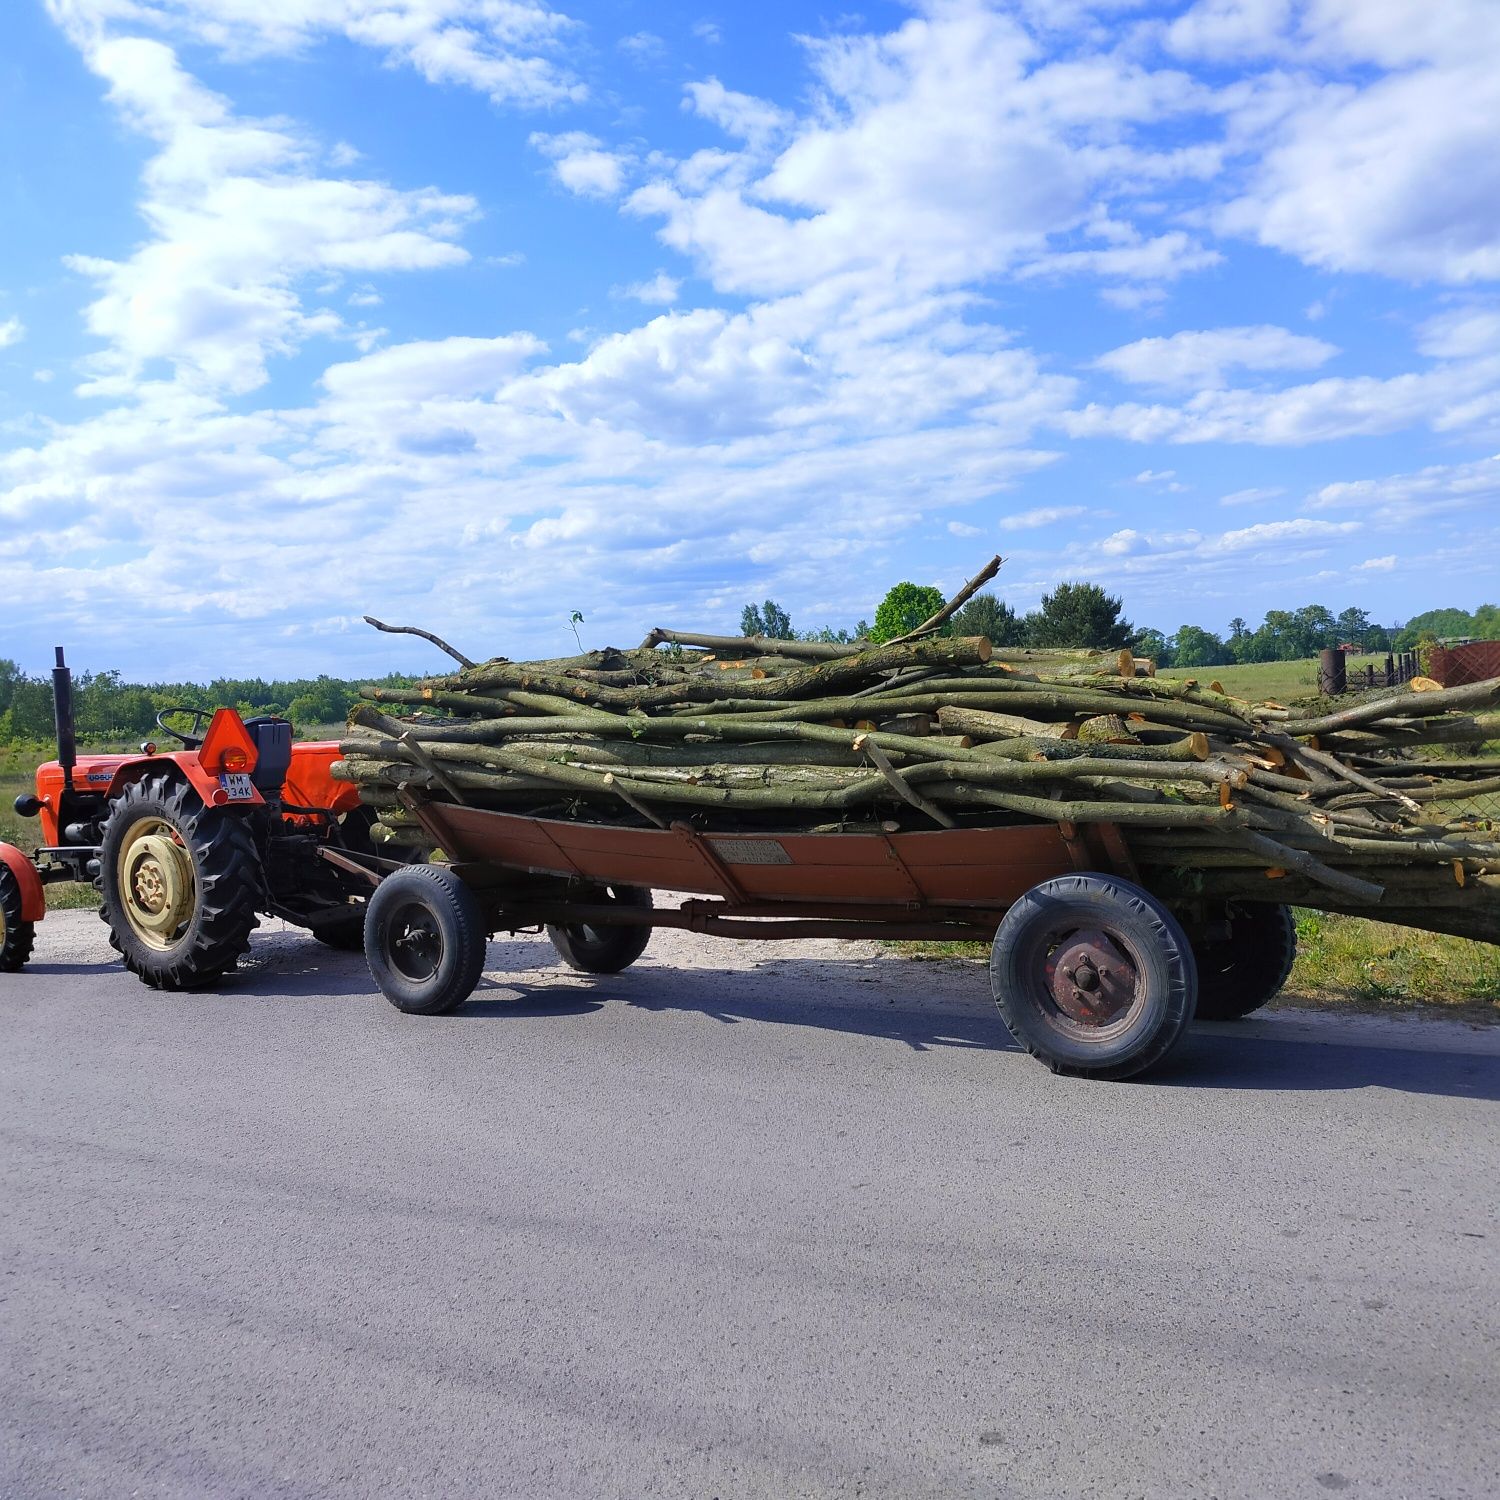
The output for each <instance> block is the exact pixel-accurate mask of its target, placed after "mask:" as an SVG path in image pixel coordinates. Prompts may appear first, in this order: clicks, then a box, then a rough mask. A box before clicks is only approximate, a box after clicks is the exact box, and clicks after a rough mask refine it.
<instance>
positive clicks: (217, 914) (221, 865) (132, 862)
mask: <svg viewBox="0 0 1500 1500" xmlns="http://www.w3.org/2000/svg"><path fill="white" fill-rule="evenodd" d="M94 884H95V886H96V887H97V889H98V891H99V898H100V904H99V916H100V917H101V918H102V919H103V921H104V922H105V923H106V924H107V925H108V927H109V941H110V945H111V946H112V947H113V948H114V949H115V950H116V951H117V952H118V953H119V955H120V957H121V959H122V960H123V961H124V964H125V967H126V968H127V969H129V970H130V971H131V973H132V974H134V975H136V976H137V978H139V979H140V980H141V981H142V983H144V984H148V985H150V986H151V988H152V989H157V990H190V989H199V988H201V987H203V986H204V985H207V984H211V983H213V981H214V980H216V979H218V978H220V977H221V976H222V975H223V974H224V973H225V972H226V971H228V970H230V969H232V968H234V966H235V964H236V963H238V962H239V959H240V955H241V954H242V953H244V952H245V951H246V949H248V948H249V946H250V934H251V932H252V931H253V930H254V928H255V927H256V925H257V919H256V915H255V908H256V905H257V904H258V901H259V898H260V894H261V869H260V858H259V856H258V855H257V854H256V852H255V843H254V841H253V840H252V839H251V837H250V830H249V828H248V827H246V825H245V822H244V820H243V819H242V818H241V817H239V816H237V815H235V814H233V813H228V812H223V811H220V810H219V809H217V808H210V807H205V806H204V805H203V801H202V799H201V798H200V797H199V796H198V794H197V792H195V791H194V790H193V789H192V787H190V786H189V785H188V784H187V783H186V782H184V781H178V780H175V779H174V778H172V777H169V776H143V777H142V778H141V779H140V780H139V781H136V782H132V783H131V784H130V785H129V786H127V787H126V788H125V789H124V790H123V791H122V792H121V793H120V795H119V796H118V797H117V798H116V799H115V801H114V804H113V805H112V807H111V808H110V811H109V816H108V817H107V818H106V819H105V822H104V831H103V835H102V837H101V839H100V850H99V875H98V878H97V879H96V880H95V882H94Z"/></svg>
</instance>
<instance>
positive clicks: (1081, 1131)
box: [0, 912, 1500, 1500]
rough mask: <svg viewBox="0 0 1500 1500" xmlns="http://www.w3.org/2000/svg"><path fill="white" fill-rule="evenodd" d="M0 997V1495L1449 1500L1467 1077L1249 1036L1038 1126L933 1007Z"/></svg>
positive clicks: (1361, 1048) (1202, 1041) (814, 980)
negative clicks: (412, 1013) (414, 1008)
mask: <svg viewBox="0 0 1500 1500" xmlns="http://www.w3.org/2000/svg"><path fill="white" fill-rule="evenodd" d="M110 959H111V954H110V951H109V949H108V948H107V947H106V945H105V943H104V939H103V929H102V928H101V927H100V925H99V924H98V922H97V921H96V919H95V918H94V917H93V915H92V914H91V913H74V912H66V913H59V914H57V915H56V916H54V917H51V918H49V919H48V920H47V922H46V923H45V924H44V925H43V927H42V929H41V932H40V934H39V943H38V952H37V958H36V961H35V964H34V966H33V967H32V968H31V969H30V970H29V971H28V972H27V973H26V974H24V975H22V976H12V975H4V976H0V1027H3V1031H0V1038H3V1040H0V1129H3V1142H4V1145H3V1161H0V1267H3V1280H0V1344H3V1355H0V1494H3V1495H4V1496H6V1497H31V1496H46V1495H60V1496H61V1495H67V1496H109V1497H118V1496H124V1495H142V1496H166V1495H183V1496H202V1495H210V1496H233V1495H244V1496H275V1495H288V1496H322V1495H329V1496H335V1495H337V1496H343V1495H350V1496H372V1495H434V1496H439V1495H440V1496H450V1495H451V1496H463V1497H472V1496H512V1495H514V1496H526V1497H550V1496H559V1497H563V1496H566V1497H579V1496H595V1495H597V1496H615V1495H618V1496H632V1497H633V1496H687V1497H700V1496H701V1497H709V1496H722V1497H726V1500H728V1497H738V1496H762V1495H763V1496H773V1497H792V1496H815V1495H816V1496H822V1495H830V1496H855V1495H866V1496H894V1497H902V1500H907V1497H913V1500H915V1497H921V1496H935V1497H937V1496H940V1497H944V1500H950V1497H960V1496H995V1497H1002V1496H1026V1497H1072V1496H1095V1495H1097V1496H1106V1495H1107V1496H1194V1497H1197V1496H1204V1497H1208V1496H1213V1497H1220V1500H1228V1497H1239V1496H1244V1497H1256V1500H1260V1497H1266V1496H1277V1497H1296V1496H1303V1495H1307V1496H1326V1495H1328V1494H1330V1493H1335V1492H1339V1493H1343V1494H1345V1495H1348V1496H1363V1495H1372V1496H1374V1495H1378V1496H1392V1497H1401V1500H1416V1497H1424V1496H1433V1497H1442V1500H1461V1497H1467V1496H1492V1495H1494V1494H1496V1493H1497V1491H1500V1417H1497V1411H1500V1298H1497V1290H1500V1214H1497V1201H1500V1192H1497V1175H1500V1105H1497V1098H1500V1032H1496V1031H1481V1030H1475V1029H1472V1028H1469V1027H1466V1026H1463V1025H1460V1024H1457V1023H1451V1022H1440V1023H1425V1022H1413V1021H1408V1022H1388V1021H1378V1020H1373V1019H1366V1018H1358V1017H1352V1018H1340V1019H1333V1020H1327V1019H1323V1018H1320V1017H1309V1016H1308V1015H1307V1014H1306V1013H1298V1012H1295V1011H1286V1012H1278V1013H1275V1014H1272V1015H1270V1016H1269V1017H1267V1018H1265V1019H1263V1020H1257V1021H1254V1022H1250V1023H1245V1024H1242V1025H1240V1026H1237V1027H1218V1028H1212V1027H1202V1028H1200V1029H1199V1030H1198V1031H1196V1032H1195V1034H1194V1036H1193V1037H1192V1039H1191V1040H1190V1042H1189V1044H1188V1045H1187V1047H1186V1048H1185V1049H1184V1050H1183V1052H1182V1053H1181V1054H1179V1058H1178V1060H1177V1061H1176V1062H1175V1063H1174V1064H1173V1065H1172V1066H1171V1067H1170V1069H1169V1071H1167V1072H1165V1073H1164V1074H1161V1075H1159V1076H1158V1077H1157V1078H1156V1079H1155V1080H1154V1081H1152V1082H1149V1083H1123V1084H1100V1083H1086V1082H1079V1081H1073V1080H1067V1079H1057V1078H1053V1077H1052V1076H1051V1075H1050V1074H1048V1073H1047V1072H1046V1070H1045V1069H1043V1068H1042V1067H1041V1066H1039V1065H1038V1064H1037V1063H1035V1062H1033V1061H1032V1060H1030V1059H1029V1058H1027V1057H1025V1056H1024V1055H1022V1054H1020V1053H1018V1052H1016V1051H1014V1050H1012V1049H1011V1048H1010V1047H1009V1045H1008V1043H1007V1039H1006V1036H1005V1032H1004V1031H1003V1029H1002V1028H1001V1026H1000V1024H999V1021H998V1018H997V1017H996V1015H995V1013H994V1010H993V1008H992V1006H991V1005H990V1003H989V1000H988V997H987V993H986V990H985V985H984V978H983V974H982V971H980V970H978V969H975V968H972V967H964V966H961V965H955V964H947V965H938V966H934V965H928V964H913V963H909V962H903V961H898V960H892V959H888V958H882V957H880V956H879V955H878V954H876V953H875V952H874V951H873V950H871V949H869V948H866V947H863V946H857V945H850V944H835V943H824V942H817V943H797V944H772V943H765V944H744V943H730V942H726V941H715V940H711V939H706V938H691V937H685V936H681V935H658V938H657V939H656V941H655V943H654V945H653V948H652V949H651V950H649V951H648V953H647V955H646V958H645V959H643V960H642V961H641V962H640V963H639V964H638V965H637V966H636V967H635V968H633V969H632V970H630V971H629V972H627V973H626V974H623V975H620V976H617V977H615V978H611V979H599V980H589V979H584V978H581V977H577V976H573V975H571V974H569V973H566V972H565V971H562V970H560V969H559V968H557V967H556V966H555V964H554V961H553V958H552V950H551V948H550V946H548V945H547V944H546V943H545V941H544V940H542V939H533V938H522V939H519V940H516V941H512V942H497V943H495V944H494V945H493V946H492V948H491V950H490V964H491V969H490V975H489V978H488V980H487V982H486V984H487V987H486V988H485V989H484V990H483V991H482V992H481V994H480V995H479V996H478V997H476V999H475V1001H473V1002H471V1003H470V1005H469V1006H468V1007H467V1008H466V1009H465V1010H464V1011H463V1012H462V1013H460V1014H459V1015H457V1016H454V1017H451V1018H446V1019H441V1020H423V1019H420V1018H408V1017H404V1016H402V1015H400V1014H398V1013H397V1012H396V1011H395V1010H393V1009H392V1008H391V1007H390V1006H388V1005H387V1004H386V1003H385V1002H384V1001H383V1000H382V999H380V998H379V997H378V995H375V994H374V993H373V992H372V988H371V985H370V983H369V980H368V977H367V975H366V972H365V970H364V966H363V962H362V960H360V959H359V958H357V957H349V956H345V955H341V954H335V953H331V952H329V951H328V950H326V949H323V948H320V947H319V946H317V945H316V944H314V943H313V942H312V941H311V940H310V939H307V938H304V937H303V936H301V935H300V934H293V933H290V932H287V931H277V932H273V933H270V934H267V935H262V936H260V937H259V938H258V939H257V945H256V948H255V949H254V952H253V955H252V961H251V963H250V964H249V965H248V967H247V969H246V970H245V971H244V972H242V974H241V975H240V976H239V978H238V979H237V981H236V982H235V983H234V985H233V986H232V987H226V989H225V991H224V992H223V993H221V994H203V995H193V996H163V995H158V994H155V993H152V992H151V991H148V990H147V989H145V988H144V987H143V986H141V985H140V984H138V983H137V982H136V981H135V980H134V979H133V978H131V977H130V976H128V975H126V974H125V973H124V972H123V971H122V970H120V969H119V968H118V966H117V965H115V964H113V963H111V961H110Z"/></svg>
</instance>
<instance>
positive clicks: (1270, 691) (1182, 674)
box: [1156, 656, 1400, 703]
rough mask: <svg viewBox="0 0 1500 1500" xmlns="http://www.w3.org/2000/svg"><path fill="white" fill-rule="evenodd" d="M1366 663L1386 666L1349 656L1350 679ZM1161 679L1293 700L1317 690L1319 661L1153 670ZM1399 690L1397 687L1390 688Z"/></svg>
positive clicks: (1376, 659)
mask: <svg viewBox="0 0 1500 1500" xmlns="http://www.w3.org/2000/svg"><path fill="white" fill-rule="evenodd" d="M1366 666H1373V667H1374V668H1375V669H1376V671H1384V670H1385V657H1383V656H1351V657H1350V658H1349V659H1348V662H1347V663H1346V671H1347V672H1348V675H1349V678H1350V680H1351V681H1352V680H1353V678H1354V675H1355V673H1356V672H1363V671H1364V669H1365V667H1366ZM1156 675H1157V676H1158V677H1160V678H1161V679H1162V681H1163V682H1182V681H1184V680H1185V679H1186V678H1189V677H1191V678H1192V679H1193V680H1194V681H1196V682H1201V683H1204V684H1207V683H1210V682H1217V683H1219V684H1220V686H1222V687H1223V689H1224V691H1225V692H1226V693H1230V694H1232V695H1233V696H1234V697H1236V698H1248V699H1249V700H1250V702H1252V703H1264V702H1266V700H1267V699H1269V700H1271V701H1272V702H1275V703H1294V702H1296V701H1297V699H1299V698H1315V697H1317V694H1318V663H1317V661H1316V659H1314V658H1313V657H1306V658H1304V659H1303V660H1301V661H1257V662H1246V663H1244V664H1237V665H1235V666H1231V667H1163V668H1162V670H1161V671H1160V672H1158V673H1157V674H1156ZM1393 691H1396V692H1399V691H1400V689H1399V688H1397V689H1393Z"/></svg>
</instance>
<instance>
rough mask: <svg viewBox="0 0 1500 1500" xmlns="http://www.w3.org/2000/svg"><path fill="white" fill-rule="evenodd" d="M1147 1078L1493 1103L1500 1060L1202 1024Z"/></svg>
mask: <svg viewBox="0 0 1500 1500" xmlns="http://www.w3.org/2000/svg"><path fill="white" fill-rule="evenodd" d="M1350 1019H1351V1021H1352V1022H1354V1023H1355V1024H1357V1021H1355V1020H1354V1018H1350ZM1414 1024H1419V1025H1427V1024H1441V1023H1428V1022H1419V1023H1414ZM1148 1081H1149V1082H1151V1083H1154V1084H1157V1085H1158V1086H1161V1087H1167V1088H1195V1089H1201V1088H1212V1089H1296V1090H1300V1089H1313V1090H1320V1091H1321V1090H1328V1089H1374V1088H1380V1089H1399V1090H1400V1091H1401V1092H1403V1093H1407V1094H1441V1095H1444V1096H1446V1097H1448V1098H1454V1099H1489V1100H1495V1099H1500V1057H1492V1056H1484V1055H1482V1054H1478V1053H1473V1052H1443V1051H1434V1050H1430V1049H1429V1048H1427V1047H1425V1046H1424V1047H1411V1048H1406V1047H1386V1046H1369V1045H1366V1044H1364V1043H1360V1042H1350V1043H1345V1042H1330V1041H1324V1040H1321V1039H1319V1040H1313V1039H1310V1038H1305V1037H1286V1038H1284V1039H1283V1038H1281V1037H1267V1036H1254V1037H1246V1036H1236V1035H1235V1027H1234V1026H1233V1025H1226V1026H1201V1027H1198V1028H1195V1030H1194V1032H1193V1034H1192V1035H1191V1036H1190V1037H1189V1038H1188V1040H1187V1042H1185V1043H1184V1044H1183V1046H1182V1048H1181V1050H1180V1051H1179V1052H1177V1054H1176V1055H1175V1056H1173V1057H1172V1058H1171V1059H1169V1060H1168V1062H1167V1063H1166V1064H1165V1065H1163V1066H1162V1067H1160V1068H1158V1069H1157V1070H1156V1071H1155V1072H1154V1073H1152V1074H1150V1075H1149V1078H1148Z"/></svg>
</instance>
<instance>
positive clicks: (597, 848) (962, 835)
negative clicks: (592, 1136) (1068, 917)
mask: <svg viewBox="0 0 1500 1500" xmlns="http://www.w3.org/2000/svg"><path fill="white" fill-rule="evenodd" d="M410 805H411V808H412V810H413V811H414V812H415V813H416V814H417V816H418V817H419V818H420V819H421V821H422V823H423V825H424V827H425V828H426V830H427V832H428V834H429V835H430V836H431V837H432V838H433V840H434V841H435V842H436V843H437V844H438V845H439V847H441V848H442V850H443V851H444V853H445V854H446V855H447V856H448V858H449V859H450V860H451V861H452V862H453V864H454V865H455V867H456V868H457V870H458V872H459V873H460V874H461V875H462V876H463V878H464V880H465V881H466V883H468V884H469V885H470V886H472V887H473V888H475V890H476V891H477V892H479V893H480V894H481V895H482V894H483V893H484V892H485V891H486V890H489V891H491V892H492V893H493V895H494V898H495V899H496V901H497V903H498V904H499V905H500V906H501V907H502V908H503V910H504V911H505V913H506V914H508V915H510V916H511V917H513V918H516V919H525V921H524V922H523V923H522V924H521V925H530V924H531V923H532V922H534V921H544V920H545V921H559V920H563V919H564V918H565V917H566V918H569V919H571V920H573V921H579V920H585V921H586V920H597V921H602V922H623V923H625V924H627V925H629V924H648V925H652V926H683V927H691V928H693V929H695V930H699V931H708V932H712V931H719V932H725V933H732V932H735V931H738V930H739V929H740V926H741V924H742V922H743V921H744V920H745V919H752V918H753V919H756V920H755V928H754V935H755V936H757V937H772V936H778V935H784V936H789V937H793V936H805V935H808V934H809V933H811V932H814V931H816V932H821V933H824V934H826V935H828V936H840V935H845V934H847V935H851V936H852V935H866V934H867V933H869V932H872V931H874V930H875V929H877V928H878V929H879V930H880V933H879V935H883V936H913V937H923V936H929V935H935V936H954V935H960V934H955V932H954V928H955V927H958V928H962V929H967V931H968V933H972V934H973V935H976V936H980V935H982V936H988V935H989V934H991V933H993V932H994V930H995V927H996V925H997V924H998V923H999V921H1000V918H1001V917H1002V916H1003V915H1004V913H1005V912H1006V911H1007V910H1008V909H1009V908H1010V906H1011V905H1012V904H1013V903H1014V902H1015V901H1016V900H1017V899H1018V898H1019V897H1020V896H1021V895H1023V894H1024V893H1025V892H1026V891H1028V890H1030V889H1031V888H1032V887H1033V886H1035V885H1038V884H1039V883H1041V882H1042V881H1044V880H1049V879H1051V878H1053V877H1054V876H1058V875H1066V874H1071V873H1073V872H1075V871H1078V870H1101V871H1110V870H1115V871H1118V872H1120V873H1122V874H1128V873H1132V871H1131V862H1130V858H1129V852H1128V850H1127V848H1126V846H1125V843H1124V840H1123V838H1122V837H1121V835H1120V833H1119V830H1118V828H1116V827H1115V826H1114V825H1113V824H1109V825H1104V824H1091V825H1087V826H1084V827H1074V826H1073V825H1069V824H1066V823H1064V824H1056V823H1034V824H1018V825H1014V826H1009V827H1001V828H964V829H952V830H934V831H932V832H919V833H907V832H838V833H776V832H758V831H757V832H753V833H703V832H700V831H699V830H697V829H694V828H692V827H691V826H690V825H689V824H687V823H684V822H678V823H673V824H671V825H670V826H669V827H667V828H622V827H615V826H611V825H608V824H600V823H583V822H571V821H568V820H565V819H551V818H539V817H533V816H523V815H518V814H515V813H502V812H491V811H487V810H485V809H482V808H475V807H466V806H461V805H458V804H455V803H448V802H437V801H427V800H422V801H417V800H416V799H413V800H412V802H411V804H410ZM517 876H543V877H557V878H560V879H561V880H563V881H567V882H570V883H572V884H573V885H574V886H575V887H578V886H583V887H588V886H595V887H616V888H618V887H621V886H628V887H635V888H641V889H650V890H667V891H682V892H687V893H689V894H691V895H696V896H706V897H713V898H715V899H714V900H713V901H711V902H710V901H689V902H687V903H685V904H684V906H683V907H681V908H679V911H678V912H677V913H674V912H673V911H672V910H670V909H661V908H657V909H655V910H654V911H652V910H649V909H648V910H647V911H644V912H642V911H639V910H620V909H618V908H614V907H611V908H609V909H604V908H596V907H594V906H592V905H591V904H590V903H589V902H588V900H587V897H584V898H583V901H582V902H581V903H580V901H579V900H578V899H577V898H576V897H575V898H569V899H568V900H567V901H566V910H564V907H563V905H562V904H561V902H560V900H559V899H557V898H556V897H554V898H553V899H548V898H547V897H545V896H541V895H540V893H538V897H537V898H530V897H528V895H527V893H526V890H525V882H524V881H523V882H518V881H517V879H516V877H517ZM539 884H544V885H545V886H546V887H550V888H551V890H552V891H553V892H556V891H558V890H559V889H560V887H559V886H558V885H557V881H556V879H553V880H547V881H545V882H540V883H539ZM776 918H783V919H787V922H788V925H787V926H786V927H785V928H782V927H781V924H780V923H776V924H775V926H776V927H777V928H778V929H780V930H779V931H774V930H772V922H771V921H768V920H767V919H776ZM896 929H899V930H896ZM965 935H966V934H965Z"/></svg>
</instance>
